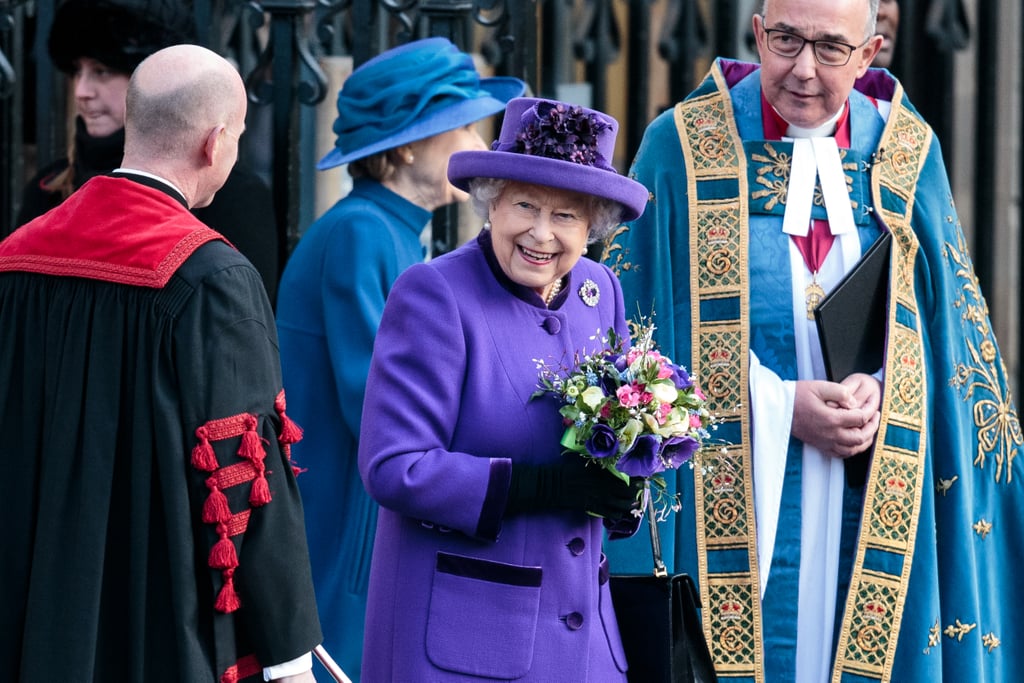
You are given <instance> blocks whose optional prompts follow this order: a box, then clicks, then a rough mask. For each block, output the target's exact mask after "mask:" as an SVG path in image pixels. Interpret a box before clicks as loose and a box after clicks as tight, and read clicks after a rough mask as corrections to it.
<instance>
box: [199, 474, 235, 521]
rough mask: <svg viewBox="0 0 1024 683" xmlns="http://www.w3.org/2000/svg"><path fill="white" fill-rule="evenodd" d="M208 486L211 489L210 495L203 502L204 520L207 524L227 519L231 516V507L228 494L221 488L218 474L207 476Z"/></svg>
mask: <svg viewBox="0 0 1024 683" xmlns="http://www.w3.org/2000/svg"><path fill="white" fill-rule="evenodd" d="M206 488H208V489H210V495H209V496H207V497H206V501H204V502H203V521H204V522H206V523H207V524H215V523H217V522H225V521H227V519H228V518H229V517H231V508H229V507H228V499H227V496H225V495H224V492H223V491H221V490H220V486H219V485H218V481H217V476H216V475H213V476H211V477H207V478H206Z"/></svg>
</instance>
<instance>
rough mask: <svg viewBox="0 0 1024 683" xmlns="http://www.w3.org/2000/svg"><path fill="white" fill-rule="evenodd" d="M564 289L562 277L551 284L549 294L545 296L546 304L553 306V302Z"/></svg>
mask: <svg viewBox="0 0 1024 683" xmlns="http://www.w3.org/2000/svg"><path fill="white" fill-rule="evenodd" d="M561 291H562V278H558V279H557V280H555V281H554V283H552V285H551V289H549V290H548V293H547V295H546V296H545V297H544V305H545V306H547V307H549V308H550V307H551V302H552V301H554V300H555V297H556V296H558V293H559V292H561Z"/></svg>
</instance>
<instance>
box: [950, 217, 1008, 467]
mask: <svg viewBox="0 0 1024 683" xmlns="http://www.w3.org/2000/svg"><path fill="white" fill-rule="evenodd" d="M950 208H951V210H953V209H952V199H950ZM948 218H949V219H950V220H952V216H949V217H948ZM956 235H957V244H956V246H954V245H952V244H949V243H948V242H947V243H946V245H945V252H946V257H947V258H948V259H949V260H950V262H951V263H952V265H953V271H954V274H955V275H956V277H957V278H959V279H960V280H961V281H962V283H963V284H962V286H961V291H960V294H959V296H958V298H957V301H956V304H955V305H956V306H957V307H958V308H960V309H962V312H961V314H960V316H961V320H963V322H964V323H965V324H967V325H970V326H973V327H974V329H975V330H976V331H977V332H978V334H980V335H981V337H982V340H981V342H980V343H979V344H978V345H977V346H976V345H975V343H974V341H972V340H970V339H965V343H966V351H967V354H968V356H969V357H970V360H969V362H967V363H957V364H956V365H955V366H954V376H953V378H952V379H951V380H950V384H951V385H952V386H955V387H958V388H959V389H960V390H961V393H962V395H963V400H964V401H970V400H971V399H972V398H973V399H974V406H973V413H974V425H975V426H976V427H977V428H978V452H977V454H976V455H975V457H974V466H975V467H977V468H978V469H985V463H986V462H987V460H988V457H989V456H992V458H993V459H994V460H995V463H996V466H995V481H996V483H999V482H1001V481H1002V480H1003V474H1004V472H1005V474H1006V483H1007V484H1009V483H1010V482H1011V481H1012V480H1013V461H1014V460H1015V459H1016V458H1017V453H1018V450H1019V447H1020V446H1022V445H1024V434H1022V433H1021V427H1020V419H1019V417H1018V416H1017V411H1016V409H1015V408H1014V404H1013V394H1012V392H1011V391H1010V389H1009V387H1008V386H1006V384H1005V382H1004V381H1003V379H1002V378H1004V377H1006V366H1005V364H1003V362H1002V361H1001V360H1000V359H999V354H998V351H997V349H996V344H995V339H994V336H993V334H992V329H991V326H990V325H989V322H988V304H986V303H985V299H984V297H983V296H982V295H981V289H980V288H979V286H978V278H977V276H976V275H975V273H974V268H973V266H972V265H971V261H970V258H969V257H968V256H967V247H966V244H965V240H964V234H963V230H962V229H961V227H960V225H959V222H958V224H957V226H956ZM997 360H999V362H998V363H997V362H996V361H997Z"/></svg>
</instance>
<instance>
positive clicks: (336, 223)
mask: <svg viewBox="0 0 1024 683" xmlns="http://www.w3.org/2000/svg"><path fill="white" fill-rule="evenodd" d="M523 88H524V84H523V83H522V81H519V80H518V79H515V78H481V77H480V74H479V73H478V72H477V71H476V69H475V67H474V65H473V59H472V57H471V56H470V55H468V54H466V53H464V52H462V51H460V50H459V49H458V48H456V47H455V45H453V44H452V43H451V42H450V41H448V40H446V39H444V38H427V39H424V40H419V41H414V42H411V43H407V44H405V45H401V46H399V47H396V48H393V49H391V50H389V51H387V52H384V53H382V54H380V55H378V56H377V57H375V58H374V59H371V60H370V61H368V62H366V63H365V64H363V65H361V66H360V67H359V68H358V69H356V70H355V71H354V72H353V73H352V74H351V75H350V76H349V77H348V79H347V80H346V81H345V84H344V86H343V87H342V89H341V91H340V92H339V94H338V102H337V107H338V118H337V120H336V121H335V123H334V132H335V133H336V134H337V141H336V143H335V147H334V149H332V150H331V151H330V152H329V153H328V154H327V155H325V156H324V158H323V159H322V160H321V161H320V163H319V164H317V168H318V169H320V170H323V169H328V168H333V167H335V166H338V165H341V164H348V172H349V174H350V175H351V176H352V178H353V186H352V190H351V192H350V193H349V194H348V195H346V196H345V197H344V198H342V199H341V200H340V201H338V202H337V203H336V204H335V205H334V206H333V207H331V208H330V209H329V210H328V211H327V212H326V213H325V214H324V215H323V216H321V217H320V218H319V219H318V220H317V221H315V222H314V223H313V225H311V226H310V228H309V229H308V230H307V231H306V233H305V234H304V235H303V236H302V238H301V240H300V241H299V243H298V246H297V247H296V249H295V251H294V253H293V254H292V255H291V257H290V259H289V261H288V265H287V267H286V268H285V271H284V274H283V276H282V279H281V290H280V296H279V302H278V309H277V325H278V334H279V336H280V339H281V362H282V367H283V372H284V383H285V386H286V387H287V389H288V397H289V399H290V405H289V413H290V414H291V415H292V416H293V417H294V418H295V420H296V422H297V423H298V424H300V425H301V426H302V428H303V430H304V439H303V441H302V443H301V444H296V449H295V451H294V455H295V459H296V462H297V463H298V464H299V465H300V466H302V467H305V468H308V469H309V476H307V477H303V478H302V479H303V481H302V482H301V484H300V486H301V489H302V495H303V500H304V502H305V506H306V528H307V534H308V536H309V539H310V552H311V557H312V563H313V580H314V583H315V585H316V589H317V601H318V604H319V607H320V616H321V620H322V622H323V624H324V633H325V641H324V642H325V647H326V649H327V650H328V652H330V653H331V654H332V655H333V656H334V658H335V659H336V660H337V661H338V664H339V665H341V667H342V668H343V669H344V670H345V671H346V672H347V673H349V675H353V676H354V675H355V674H357V673H358V671H359V661H360V655H361V652H362V641H363V638H362V634H363V615H364V611H365V608H366V586H367V581H368V575H369V569H370V554H371V550H372V548H373V534H374V529H375V527H376V522H377V506H376V503H374V502H373V501H372V500H371V499H370V497H369V496H368V495H367V494H366V491H365V490H364V489H363V484H362V481H361V480H360V478H359V471H358V468H357V463H356V457H357V451H358V435H359V425H360V420H361V417H362V407H363V392H364V388H365V384H366V374H367V372H368V369H369V366H370V355H371V353H372V351H373V342H374V337H375V335H376V333H377V326H378V325H379V324H380V318H381V314H382V312H383V310H384V300H385V298H386V297H387V296H388V293H389V292H390V290H391V286H392V284H393V283H394V281H395V279H396V278H397V277H398V275H399V273H401V272H402V271H403V270H405V269H406V268H408V267H409V266H411V265H413V264H414V263H418V262H421V261H423V260H424V258H425V256H426V252H425V249H424V245H423V242H422V234H423V232H424V230H425V229H426V228H427V227H428V226H429V224H430V220H431V217H432V212H433V211H434V210H435V209H437V208H439V207H441V206H444V205H446V204H451V203H453V202H462V201H465V200H466V197H467V195H466V193H465V192H463V191H462V190H459V189H456V188H455V187H454V186H452V185H451V184H450V183H449V182H448V178H447V175H446V173H447V169H448V157H449V156H450V155H451V154H452V153H453V152H458V151H460V150H483V149H486V145H485V143H484V141H483V139H482V138H481V137H480V134H479V133H478V132H477V130H476V122H477V121H479V120H480V119H483V118H485V117H488V116H491V115H493V114H496V113H498V112H500V111H502V110H503V109H504V108H505V103H506V102H508V100H510V99H511V98H513V97H516V96H518V95H520V94H521V93H522V91H523Z"/></svg>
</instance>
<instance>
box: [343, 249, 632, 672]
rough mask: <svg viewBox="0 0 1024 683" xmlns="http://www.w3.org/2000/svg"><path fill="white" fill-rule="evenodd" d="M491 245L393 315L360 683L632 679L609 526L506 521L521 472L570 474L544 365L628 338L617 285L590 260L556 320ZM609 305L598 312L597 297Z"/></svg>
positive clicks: (374, 401)
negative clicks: (530, 467)
mask: <svg viewBox="0 0 1024 683" xmlns="http://www.w3.org/2000/svg"><path fill="white" fill-rule="evenodd" d="M488 244H489V233H484V234H483V235H482V236H481V238H480V239H478V240H476V241H473V242H471V243H469V244H467V245H464V246H463V247H461V248H459V249H458V250H456V251H454V252H452V253H450V254H447V255H445V256H443V257H441V258H438V259H435V260H434V261H432V262H430V263H427V264H422V265H416V266H413V267H412V268H410V269H408V270H407V271H406V272H405V273H403V274H402V276H400V277H399V279H398V281H397V282H396V283H395V286H394V289H393V290H392V292H391V296H390V297H389V299H388V302H387V306H386V307H385V310H384V317H383V319H382V320H381V326H380V330H379V333H378V336H377V341H376V345H375V348H374V355H373V361H372V364H371V367H370V376H369V379H368V381H367V392H366V402H365V405H364V408H363V426H362V431H361V434H360V446H359V468H360V473H361V474H362V476H363V480H364V482H365V484H366V487H367V490H368V491H369V492H370V495H371V496H373V497H374V498H375V499H376V500H377V501H378V502H379V503H380V505H381V509H380V517H379V520H378V526H377V536H376V540H375V545H374V555H373V565H372V568H371V574H370V592H369V604H368V607H367V619H366V639H365V646H364V652H363V670H362V676H363V680H364V681H367V682H369V683H374V682H377V681H465V680H471V679H475V678H483V677H487V678H497V679H515V680H517V681H523V682H526V681H557V680H567V681H568V680H571V681H576V682H585V681H593V682H601V683H605V682H607V681H621V680H624V679H625V677H624V674H623V671H624V670H625V668H626V665H625V661H624V657H623V651H622V644H621V641H620V638H619V631H618V627H617V626H616V623H615V618H614V613H613V611H612V605H611V600H610V594H609V591H608V585H607V571H602V567H601V565H602V554H601V542H602V537H603V531H602V525H601V521H600V520H599V519H597V518H594V517H590V516H588V515H587V514H585V513H583V512H578V513H575V512H551V513H537V514H524V515H514V516H509V517H504V516H503V511H504V508H505V503H506V499H507V495H508V488H509V480H510V473H511V464H512V462H530V463H543V462H552V461H556V460H558V459H559V458H562V457H566V456H563V455H562V454H561V447H560V445H559V439H560V438H561V434H562V431H563V426H562V421H561V419H562V418H561V417H560V416H559V414H558V404H557V403H556V402H555V400H554V399H553V398H551V397H543V398H540V399H536V400H533V401H531V400H530V397H531V394H532V393H533V392H534V390H535V389H536V388H537V372H538V368H537V360H538V359H541V360H547V361H549V362H559V361H567V360H568V359H569V358H570V357H571V354H572V353H573V352H574V351H577V350H580V349H583V348H584V347H586V348H588V349H593V348H595V346H594V345H595V344H598V343H599V342H598V341H595V340H594V336H595V335H596V334H597V333H598V332H599V331H602V332H603V331H606V330H608V329H609V328H610V327H614V328H615V329H616V330H617V331H618V333H619V334H624V333H625V320H624V312H623V303H622V294H621V291H620V289H619V285H618V281H617V280H616V279H615V277H614V275H612V273H611V271H610V270H609V269H608V268H606V267H605V266H602V265H599V264H596V263H594V262H593V261H590V260H588V259H586V258H582V259H580V261H579V262H578V263H577V265H576V266H575V268H574V269H573V270H572V272H571V273H570V282H569V284H568V286H567V287H566V288H565V289H564V290H563V293H562V295H560V297H559V299H556V302H555V303H556V305H555V307H554V309H552V310H548V309H547V308H545V307H544V305H543V304H542V303H541V300H540V298H539V297H538V296H537V295H536V294H534V293H533V292H532V291H528V290H524V289H522V288H520V287H518V286H517V285H514V284H513V283H511V282H510V281H508V280H507V278H505V277H504V275H503V274H501V271H500V268H499V267H498V266H497V265H496V264H495V263H494V262H493V261H492V260H489V259H488V256H487V254H488V253H489V246H488ZM587 279H589V280H591V281H593V282H594V283H596V284H597V286H598V288H599V289H600V301H599V302H598V304H597V305H596V306H593V307H591V306H587V305H586V304H585V303H584V302H583V300H582V298H581V297H580V295H579V288H580V286H581V284H582V283H583V282H584V280H587Z"/></svg>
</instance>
